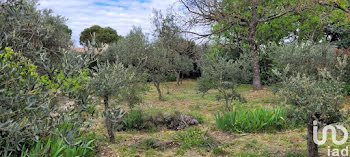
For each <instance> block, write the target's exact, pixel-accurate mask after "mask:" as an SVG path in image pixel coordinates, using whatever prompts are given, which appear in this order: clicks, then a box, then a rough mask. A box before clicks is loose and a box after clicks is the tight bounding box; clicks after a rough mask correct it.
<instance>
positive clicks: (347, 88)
mask: <svg viewBox="0 0 350 157" xmlns="http://www.w3.org/2000/svg"><path fill="white" fill-rule="evenodd" d="M344 90H345V94H346V95H350V83H346V84H345V88H344Z"/></svg>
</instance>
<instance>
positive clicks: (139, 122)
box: [123, 110, 145, 130]
mask: <svg viewBox="0 0 350 157" xmlns="http://www.w3.org/2000/svg"><path fill="white" fill-rule="evenodd" d="M144 122H145V119H144V116H143V113H142V111H141V110H132V111H131V112H130V113H129V114H128V115H127V116H125V117H123V124H124V127H125V129H126V130H141V129H143V128H144Z"/></svg>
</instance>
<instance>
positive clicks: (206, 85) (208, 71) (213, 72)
mask: <svg viewBox="0 0 350 157" xmlns="http://www.w3.org/2000/svg"><path fill="white" fill-rule="evenodd" d="M247 58H248V57H247V56H245V57H243V55H242V57H241V58H239V59H238V60H236V61H234V60H232V59H227V58H225V57H222V56H220V55H219V54H218V53H208V54H205V55H204V56H203V57H202V59H201V60H200V61H199V65H200V69H201V72H202V76H201V78H200V79H199V84H198V89H199V91H200V92H203V93H206V92H208V91H209V90H211V89H216V90H218V91H219V93H220V94H219V95H217V98H218V100H220V99H221V98H223V99H224V100H225V109H226V110H229V108H230V107H229V105H230V104H231V102H232V101H233V100H235V99H236V100H239V101H242V102H244V101H245V99H244V98H243V97H241V96H240V94H239V93H238V92H237V91H236V87H237V85H239V84H240V80H242V79H244V78H249V77H248V76H249V75H250V73H251V72H250V71H249V64H247Z"/></svg>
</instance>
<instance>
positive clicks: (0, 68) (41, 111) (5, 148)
mask: <svg viewBox="0 0 350 157" xmlns="http://www.w3.org/2000/svg"><path fill="white" fill-rule="evenodd" d="M53 109H54V106H52V105H51V104H50V97H49V94H48V90H47V89H46V88H45V86H44V85H43V84H42V83H41V82H40V79H39V76H38V73H37V72H36V66H34V65H33V64H32V63H31V62H30V61H29V60H28V59H27V58H25V57H22V56H21V55H20V54H17V53H14V52H13V51H12V50H11V49H10V48H5V51H4V52H3V53H0V130H1V132H0V133H1V134H0V154H4V156H7V155H11V154H12V155H15V156H16V155H19V154H18V153H19V152H20V150H21V148H22V147H23V146H24V145H32V144H33V143H34V141H36V140H38V139H39V137H40V136H42V135H45V134H47V133H48V132H49V130H50V129H52V128H53V127H54V126H55V125H56V123H54V122H53V117H51V116H50V112H52V111H53Z"/></svg>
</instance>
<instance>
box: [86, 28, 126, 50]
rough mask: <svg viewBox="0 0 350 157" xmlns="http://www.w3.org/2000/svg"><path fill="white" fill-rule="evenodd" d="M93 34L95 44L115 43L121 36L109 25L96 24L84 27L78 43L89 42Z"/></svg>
mask: <svg viewBox="0 0 350 157" xmlns="http://www.w3.org/2000/svg"><path fill="white" fill-rule="evenodd" d="M94 35H95V41H94V42H96V43H97V44H99V45H100V44H102V43H103V44H111V43H117V42H118V40H119V39H120V38H121V37H120V36H119V35H118V33H117V31H116V30H114V29H113V28H111V27H105V28H103V27H101V26H98V25H94V26H91V27H89V28H86V29H84V31H82V32H81V34H80V44H81V45H83V46H87V45H88V44H89V42H93V41H92V39H93V36H94Z"/></svg>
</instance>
